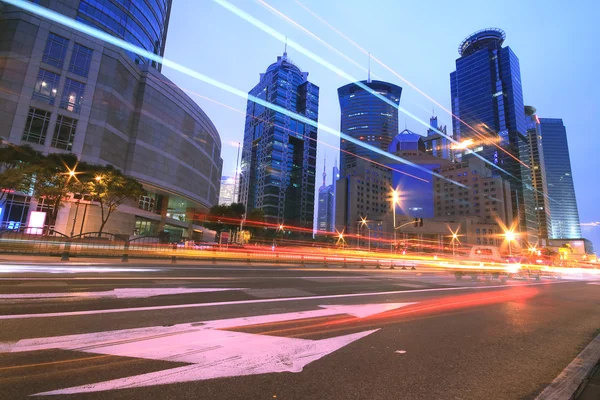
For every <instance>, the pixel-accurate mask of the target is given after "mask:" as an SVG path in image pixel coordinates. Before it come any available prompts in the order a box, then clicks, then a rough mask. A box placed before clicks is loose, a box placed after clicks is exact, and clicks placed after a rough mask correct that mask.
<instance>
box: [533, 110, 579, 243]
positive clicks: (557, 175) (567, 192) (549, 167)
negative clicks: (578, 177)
mask: <svg viewBox="0 0 600 400" xmlns="http://www.w3.org/2000/svg"><path fill="white" fill-rule="evenodd" d="M539 121H540V123H539V129H540V134H541V136H542V142H543V144H544V145H543V146H542V153H544V161H545V165H544V167H545V170H546V180H547V182H548V197H549V198H550V221H551V224H550V226H549V229H548V236H549V238H550V239H581V226H580V225H579V212H578V211H577V199H576V198H575V188H574V186H573V173H572V171H571V158H570V157H569V143H568V141H567V129H566V128H565V125H564V124H563V120H562V119H560V118H540V119H539Z"/></svg>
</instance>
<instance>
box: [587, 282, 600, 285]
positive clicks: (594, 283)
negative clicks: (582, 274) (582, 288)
mask: <svg viewBox="0 0 600 400" xmlns="http://www.w3.org/2000/svg"><path fill="white" fill-rule="evenodd" d="M588 285H600V282H588Z"/></svg>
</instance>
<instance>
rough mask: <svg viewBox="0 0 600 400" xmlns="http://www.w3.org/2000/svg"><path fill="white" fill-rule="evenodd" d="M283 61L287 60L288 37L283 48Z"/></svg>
mask: <svg viewBox="0 0 600 400" xmlns="http://www.w3.org/2000/svg"><path fill="white" fill-rule="evenodd" d="M283 59H284V60H287V36H286V37H285V45H284V48H283Z"/></svg>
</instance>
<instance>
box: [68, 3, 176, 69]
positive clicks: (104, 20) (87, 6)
mask: <svg viewBox="0 0 600 400" xmlns="http://www.w3.org/2000/svg"><path fill="white" fill-rule="evenodd" d="M171 3H172V0H150V1H145V0H127V1H119V0H80V1H79V7H78V10H77V20H78V21H81V22H84V23H86V24H88V25H91V26H93V27H94V28H97V29H101V30H103V31H105V32H107V33H110V34H111V35H113V36H116V37H118V38H121V39H124V40H126V41H128V42H130V43H132V44H134V45H136V46H139V47H142V48H144V49H146V50H148V51H151V52H153V53H154V54H158V55H161V56H162V55H163V53H164V52H165V42H166V39H167V28H168V25H169V15H170V14H171ZM128 54H129V56H130V57H131V58H132V59H133V60H134V61H135V62H136V63H142V64H146V63H148V61H147V60H146V59H144V58H143V57H140V56H138V55H137V54H133V53H128ZM152 65H153V66H154V67H158V70H159V71H160V70H161V66H160V65H158V66H156V65H155V63H153V62H152Z"/></svg>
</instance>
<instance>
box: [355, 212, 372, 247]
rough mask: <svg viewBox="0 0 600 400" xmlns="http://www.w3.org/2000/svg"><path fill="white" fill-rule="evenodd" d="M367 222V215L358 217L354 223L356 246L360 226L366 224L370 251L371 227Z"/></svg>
mask: <svg viewBox="0 0 600 400" xmlns="http://www.w3.org/2000/svg"><path fill="white" fill-rule="evenodd" d="M367 222H369V221H367V217H364V218H363V217H360V221H358V223H357V225H356V232H357V240H358V248H360V227H361V226H365V225H366V227H367V229H368V235H369V251H371V228H370V227H369V224H368V223H367Z"/></svg>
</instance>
